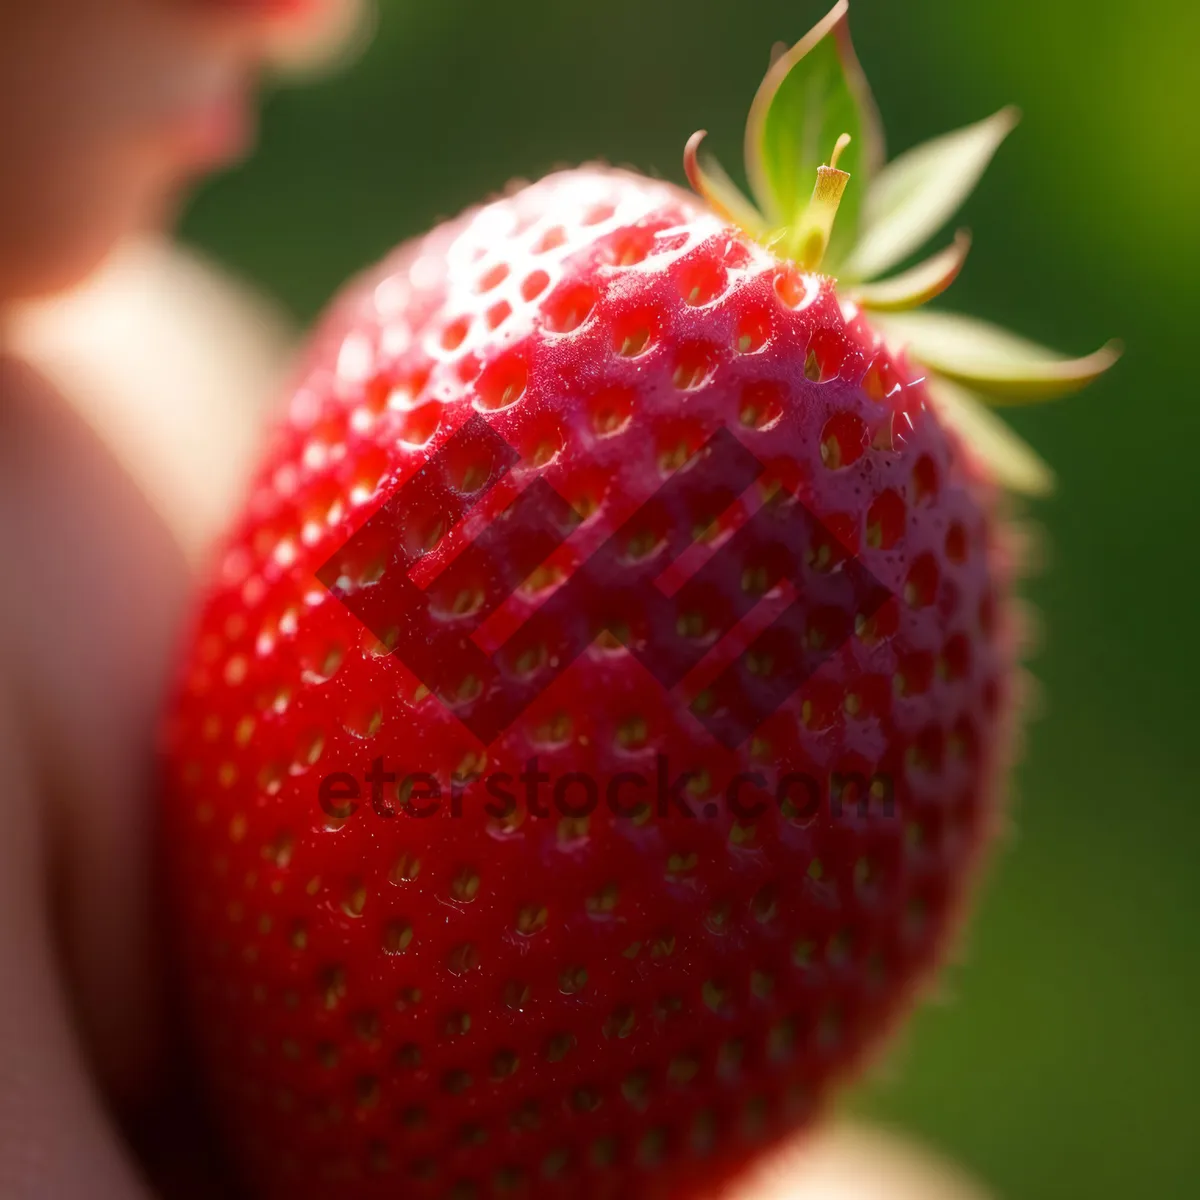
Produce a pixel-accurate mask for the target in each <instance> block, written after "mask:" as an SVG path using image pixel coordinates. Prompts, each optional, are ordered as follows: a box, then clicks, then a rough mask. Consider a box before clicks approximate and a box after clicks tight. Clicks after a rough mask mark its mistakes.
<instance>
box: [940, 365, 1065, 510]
mask: <svg viewBox="0 0 1200 1200" xmlns="http://www.w3.org/2000/svg"><path fill="white" fill-rule="evenodd" d="M925 390H926V393H927V394H928V396H929V401H930V404H931V405H932V406H933V410H934V413H935V415H936V416H937V417H938V419H939V420H940V421H941V422H942V424H943V425H945V426H946V427H947V428H948V429H950V430H951V431H952V432H953V433H954V434H955V435H956V436H957V437H958V438H959V440H960V441H961V442H962V443H963V445H964V446H965V447H966V448H967V451H968V453H970V454H972V455H973V456H974V457H976V458H977V459H979V461H980V462H981V463H982V464H983V465H984V466H985V467H986V468H987V471H988V474H989V475H990V476H991V478H992V479H994V480H995V481H996V482H997V483H998V484H999V485H1000V486H1001V487H1003V488H1007V489H1008V490H1009V491H1012V492H1019V493H1021V494H1022V495H1026V496H1047V495H1049V494H1050V493H1051V492H1052V491H1053V490H1054V472H1053V471H1051V470H1050V468H1049V467H1048V466H1047V465H1046V463H1045V462H1044V461H1043V459H1042V458H1041V457H1040V456H1039V455H1038V454H1037V452H1036V451H1035V450H1034V449H1033V448H1032V447H1031V446H1029V445H1028V444H1027V443H1026V442H1024V441H1023V440H1022V439H1021V438H1019V437H1018V436H1017V435H1016V434H1015V433H1014V432H1013V431H1012V429H1010V428H1009V426H1008V424H1007V423H1006V422H1005V421H1003V420H1002V419H1001V418H1000V417H998V416H996V414H995V413H994V412H992V411H991V409H989V408H988V407H987V405H986V403H985V402H984V401H983V399H982V398H981V397H979V396H978V395H976V394H975V393H973V392H971V391H969V390H968V389H967V388H965V387H963V386H962V385H961V384H957V383H954V382H953V381H952V380H949V379H946V378H944V377H942V376H940V375H930V376H929V377H928V378H927V379H926V380H925Z"/></svg>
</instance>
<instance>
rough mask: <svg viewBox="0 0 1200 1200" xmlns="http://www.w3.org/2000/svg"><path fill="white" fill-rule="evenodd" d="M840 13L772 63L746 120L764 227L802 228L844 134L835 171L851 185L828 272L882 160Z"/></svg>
mask: <svg viewBox="0 0 1200 1200" xmlns="http://www.w3.org/2000/svg"><path fill="white" fill-rule="evenodd" d="M848 11H849V4H848V3H847V0H838V3H837V4H836V5H835V6H834V7H833V9H831V10H830V12H829V13H828V14H827V15H826V16H825V18H824V19H823V20H822V21H820V22H819V23H818V24H817V25H816V26H814V28H813V29H812V30H810V31H809V33H808V34H807V35H806V36H805V37H804V38H802V39H801V40H800V41H799V42H797V43H796V45H795V46H793V47H792V48H791V49H790V50H789V51H787V52H786V53H785V54H782V55H780V56H779V57H778V58H776V59H775V60H774V62H773V63H772V65H771V68H770V70H768V72H767V74H766V77H765V78H764V79H763V82H762V85H761V86H760V87H759V89H758V94H757V95H756V96H755V97H754V103H753V104H752V105H751V107H750V116H749V119H748V120H747V122H746V175H747V177H748V178H749V180H750V186H751V189H752V190H753V192H754V196H755V199H756V200H757V201H758V206H759V208H760V209H761V210H762V212H763V214H764V216H765V217H766V219H767V223H768V224H769V225H772V226H787V227H792V228H794V227H796V226H798V225H800V224H801V223H802V219H803V216H804V213H805V210H806V209H807V207H808V203H809V199H810V198H811V196H812V191H813V180H814V179H815V178H816V172H817V168H818V167H820V166H821V165H822V164H823V163H825V162H827V161H828V158H829V155H830V154H831V152H832V151H833V147H834V145H835V144H836V142H837V140H838V138H839V137H840V136H841V135H842V134H844V133H846V134H849V135H850V142H849V144H848V146H847V147H846V148H845V150H844V152H843V154H842V157H841V160H840V162H839V166H840V167H841V169H842V170H844V171H846V172H848V173H849V174H850V175H851V176H853V177H854V183H853V185H852V186H851V187H850V188H848V189H847V190H846V194H845V196H844V198H843V199H842V201H841V206H840V208H839V210H838V219H837V224H836V225H835V226H834V229H833V235H832V240H831V244H830V247H829V251H828V253H827V255H826V261H827V262H828V263H829V269H831V270H832V269H834V268H835V267H836V264H837V263H838V262H839V261H840V259H841V257H843V256H844V255H845V254H846V253H847V252H848V250H849V247H851V246H852V245H853V244H854V242H855V240H856V238H857V234H858V214H859V207H860V205H861V203H862V198H863V196H864V194H865V192H866V189H867V187H868V185H869V183H870V180H871V178H872V176H873V175H874V174H875V172H876V171H877V170H878V168H879V166H880V164H881V163H882V160H883V135H882V131H881V126H880V122H879V116H878V112H877V111H876V108H875V103H874V100H873V99H872V97H871V91H870V88H869V87H868V85H867V81H866V78H865V76H864V75H863V73H862V69H861V68H860V67H859V65H858V59H857V57H856V56H855V54H854V47H853V45H852V44H851V41H850V31H849V25H848V21H847V12H848Z"/></svg>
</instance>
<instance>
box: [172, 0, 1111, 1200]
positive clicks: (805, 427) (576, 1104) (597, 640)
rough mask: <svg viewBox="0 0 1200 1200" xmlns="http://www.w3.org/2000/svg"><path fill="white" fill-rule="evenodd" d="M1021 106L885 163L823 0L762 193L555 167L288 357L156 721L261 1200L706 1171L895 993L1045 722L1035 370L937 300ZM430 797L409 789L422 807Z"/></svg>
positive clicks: (187, 901)
mask: <svg viewBox="0 0 1200 1200" xmlns="http://www.w3.org/2000/svg"><path fill="white" fill-rule="evenodd" d="M1014 123H1015V114H1014V113H1013V112H1012V111H1011V110H1004V111H1003V112H1000V113H998V114H996V115H995V116H993V117H990V118H988V119H987V120H984V121H981V122H979V123H978V124H976V125H973V126H970V127H968V128H966V129H964V130H960V131H958V132H956V133H952V134H948V135H946V136H943V137H940V138H937V139H935V140H934V141H932V142H929V143H927V144H926V145H924V146H921V147H918V148H917V149H915V150H910V151H908V152H906V153H905V154H902V155H900V156H899V157H897V158H896V159H894V160H893V161H891V162H889V163H886V164H885V163H884V156H883V150H882V139H881V134H880V128H879V120H878V117H877V115H876V112H875V109H874V106H873V103H872V100H871V97H870V93H869V91H868V89H867V86H866V83H865V80H864V79H863V76H862V74H861V71H860V69H859V66H858V63H857V62H856V60H855V57H854V53H853V50H852V47H851V44H850V38H849V32H848V26H847V4H846V3H845V0H842V2H841V3H838V4H837V5H836V6H835V7H834V8H833V10H832V11H831V12H830V13H829V14H828V16H827V17H825V19H824V20H823V21H821V22H820V23H819V24H818V25H817V26H816V27H815V28H814V29H813V30H812V31H811V32H810V33H809V34H808V35H807V36H806V37H805V38H804V39H803V40H802V41H800V42H799V43H798V44H797V45H796V46H795V47H793V48H792V49H791V50H787V51H785V52H783V53H780V54H778V55H777V56H776V57H775V58H774V60H773V62H772V65H771V67H770V70H769V71H768V74H767V76H766V79H765V80H764V82H763V84H762V86H761V88H760V90H759V92H758V95H757V96H756V98H755V100H754V103H753V105H752V107H751V110H750V117H749V122H748V125H747V133H746V174H747V177H748V179H749V183H750V187H751V190H752V192H753V197H754V198H753V201H751V200H750V199H748V198H747V197H746V196H744V195H743V194H742V193H741V192H740V191H739V190H738V189H737V187H736V186H735V185H734V184H733V183H732V182H731V180H730V178H729V177H728V176H727V175H726V174H725V173H724V172H723V171H722V170H721V169H720V167H719V166H717V165H716V164H715V163H713V162H711V161H708V160H706V159H705V158H704V157H703V156H702V155H701V153H700V150H701V143H702V139H703V134H696V135H695V136H694V137H693V138H692V139H691V140H690V141H689V142H688V145H687V149H686V154H685V166H686V171H687V176H688V178H689V180H690V181H691V183H692V186H693V188H694V189H695V192H696V193H697V194H698V197H696V196H692V195H689V194H688V193H685V192H684V191H682V190H680V189H678V188H676V187H674V186H672V185H670V184H667V183H663V182H660V181H655V180H651V179H648V178H645V177H642V176H640V175H637V174H633V173H630V172H627V171H620V170H614V169H610V168H607V167H598V166H592V167H584V168H580V169H578V170H571V171H563V172H559V173H556V174H553V175H550V176H548V177H546V178H545V179H542V180H541V181H540V182H537V183H534V184H532V185H530V186H527V187H523V188H521V189H520V190H517V191H514V192H512V193H510V194H508V195H506V196H504V197H503V198H501V199H497V200H495V201H493V202H491V203H488V204H486V205H484V206H482V207H480V208H477V209H473V210H471V211H469V212H467V213H465V214H463V215H462V216H460V217H458V218H457V219H455V220H452V221H449V222H447V223H445V224H443V225H441V226H439V227H438V228H436V229H434V230H433V231H432V232H430V233H428V234H427V235H425V236H424V237H421V238H419V239H416V240H415V241H413V242H410V243H408V244H406V245H404V246H401V247H400V248H399V249H398V250H396V251H395V252H394V253H393V254H392V255H391V256H390V257H389V258H387V259H386V260H385V261H384V262H383V263H381V264H380V265H379V266H378V267H376V268H374V269H372V270H371V271H369V272H368V273H366V274H365V275H364V276H363V277H362V278H360V279H358V280H356V281H354V282H352V283H351V285H350V286H349V287H348V288H347V290H346V291H345V292H344V293H343V294H342V295H341V296H340V297H339V298H338V299H337V300H336V301H335V303H334V305H333V306H332V308H331V310H330V312H329V314H328V315H327V317H326V318H325V319H324V321H323V323H322V325H321V327H320V328H319V330H318V332H317V334H316V336H315V337H314V338H313V341H312V344H311V347H310V349H309V350H308V352H307V354H306V356H305V358H304V360H303V363H302V365H301V368H300V370H299V372H298V375H297V379H296V382H295V386H294V388H293V390H292V392H291V395H290V397H289V399H288V402H287V404H286V405H285V407H284V409H283V411H282V412H281V414H280V416H279V418H278V420H277V422H276V424H275V426H274V428H273V431H272V436H271V439H270V441H269V444H268V446H267V448H266V451H265V454H264V456H263V459H262V462H261V464H260V467H259V469H258V471H257V474H256V476H255V479H254V482H253V486H252V489H251V494H250V497H249V500H248V503H247V505H246V507H245V509H244V511H243V513H242V515H241V517H240V518H239V520H238V521H237V522H236V524H235V525H234V527H233V528H232V530H231V531H230V533H229V535H228V538H227V540H226V542H225V544H224V547H223V550H222V552H221V555H220V557H219V563H218V565H217V569H216V570H215V572H214V577H213V579H212V582H211V584H210V586H209V588H208V590H207V592H206V594H205V596H204V597H203V602H202V605H201V608H200V612H199V614H198V617H197V620H196V626H195V629H194V631H193V633H192V635H191V639H190V642H189V645H188V647H187V650H186V653H185V655H184V657H183V662H182V664H181V668H180V672H179V682H178V688H177V693H176V696H175V698H174V700H173V703H172V706H171V709H170V712H169V714H168V716H167V720H166V722H165V731H164V747H165V749H164V760H163V787H162V825H163V833H162V854H163V860H164V866H165V870H164V875H165V877H166V879H167V881H168V887H169V893H170V895H169V902H170V912H171V922H172V933H173V946H174V948H175V951H176V955H177V968H178V973H179V979H180V982H181V987H182V992H183V994H184V996H185V998H186V1002H187V1010H188V1017H189V1022H190V1028H191V1031H192V1034H193V1036H194V1041H195V1048H196V1058H197V1062H198V1064H199V1067H200V1069H201V1072H202V1074H203V1076H204V1081H205V1085H206V1087H207V1089H208V1095H209V1099H210V1102H211V1105H212V1110H213V1112H214V1114H215V1116H216V1117H217V1119H218V1121H219V1123H220V1125H221V1127H222V1129H223V1130H224V1133H225V1136H226V1139H227V1143H228V1146H229V1148H230V1150H231V1152H232V1154H233V1155H234V1157H235V1159H236V1161H237V1163H238V1165H239V1168H240V1170H241V1171H242V1173H243V1175H244V1178H245V1180H246V1181H247V1183H248V1185H249V1186H250V1187H251V1188H252V1189H253V1194H254V1195H260V1196H263V1197H287V1198H288V1200H304V1198H306V1197H318V1196H321V1197H324V1196H328V1195H332V1194H336V1195H338V1196H340V1197H343V1198H346V1200H368V1198H374V1197H383V1196H388V1197H392V1196H396V1195H402V1196H413V1197H421V1196H429V1197H433V1196H454V1197H459V1196H462V1197H466V1196H481V1197H482V1196H493V1195H496V1196H501V1195H530V1196H555V1195H571V1196H576V1197H577V1196H580V1195H583V1196H615V1195H629V1194H633V1195H639V1196H641V1195H645V1196H657V1195H663V1196H665V1195H670V1196H675V1197H687V1196H704V1195H710V1194H714V1193H715V1192H716V1191H718V1190H719V1189H720V1187H721V1186H723V1185H724V1184H725V1183H726V1182H727V1181H729V1180H731V1179H734V1178H736V1176H737V1174H738V1172H739V1171H740V1170H742V1169H743V1168H744V1167H745V1165H746V1164H747V1163H748V1162H750V1161H751V1160H752V1159H753V1158H754V1157H755V1156H756V1154H758V1153H759V1152H760V1151H761V1149H762V1148H763V1147H764V1146H768V1145H770V1144H771V1143H773V1142H775V1141H777V1140H778V1139H780V1138H782V1137H784V1136H786V1135H789V1134H791V1133H794V1132H795V1131H796V1130H798V1129H802V1128H804V1127H807V1126H809V1125H811V1124H812V1123H813V1122H815V1121H816V1120H818V1119H819V1117H820V1115H821V1113H822V1111H823V1109H824V1107H825V1105H826V1104H827V1102H828V1100H829V1098H830V1096H831V1094H832V1093H833V1092H834V1090H835V1089H836V1087H837V1086H838V1085H840V1084H844V1083H846V1082H847V1081H848V1080H850V1079H852V1078H853V1077H854V1074H855V1072H856V1071H858V1070H859V1069H860V1068H861V1066H862V1064H863V1063H864V1062H865V1061H867V1060H868V1059H869V1058H870V1056H871V1055H872V1054H874V1053H875V1052H876V1051H877V1050H878V1049H879V1048H880V1046H881V1045H882V1044H883V1042H884V1041H885V1040H886V1037H887V1035H888V1033H889V1032H890V1031H891V1030H892V1029H893V1028H894V1027H895V1025H896V1023H897V1021H898V1020H900V1019H901V1018H902V1017H903V1016H904V1015H905V1014H906V1012H907V1011H908V1010H909V1009H910V1007H911V1006H912V1004H913V1002H914V1000H915V999H916V998H917V997H918V996H919V995H920V992H921V989H922V987H923V986H924V985H925V984H926V983H927V982H928V981H929V980H930V978H931V977H932V974H933V973H934V971H935V970H936V968H937V967H938V965H939V964H940V963H941V962H942V961H943V959H944V957H945V955H946V953H947V950H948V947H949V946H951V945H952V941H953V938H954V936H955V932H956V930H957V929H958V927H959V926H960V924H961V922H962V920H963V915H964V911H965V904H966V901H967V900H968V898H969V895H970V892H971V889H972V885H973V882H974V880H975V879H976V877H977V875H978V871H979V866H980V862H981V859H982V857H983V854H984V852H985V850H986V849H987V848H988V845H989V842H990V840H991V837H992V834H993V833H994V831H995V830H996V829H997V827H998V826H999V825H1000V823H1001V821H1002V816H1003V793H1004V788H1005V781H1006V775H1007V771H1008V767H1009V764H1010V759H1011V756H1012V747H1013V741H1014V733H1015V729H1016V726H1017V724H1018V722H1019V717H1020V707H1021V679H1022V677H1021V673H1020V666H1019V658H1020V651H1021V641H1022V629H1021V625H1020V620H1019V610H1018V608H1017V607H1016V605H1015V604H1014V591H1015V588H1016V586H1017V583H1018V581H1019V579H1018V577H1019V574H1020V566H1021V564H1020V555H1019V548H1018V539H1017V537H1016V535H1015V533H1014V531H1013V527H1012V524H1011V522H1010V512H1011V507H1012V501H1011V499H1010V496H1011V494H1012V493H1014V492H1017V493H1022V492H1023V493H1030V494H1034V495H1036V494H1041V493H1044V492H1046V491H1047V490H1048V489H1049V487H1050V485H1051V475H1050V471H1049V469H1048V467H1047V466H1046V465H1045V464H1044V463H1043V462H1042V461H1041V459H1039V458H1038V457H1037V455H1036V454H1035V453H1034V452H1033V451H1032V450H1031V449H1030V448H1029V447H1027V446H1026V445H1025V444H1024V443H1022V442H1021V441H1020V440H1018V439H1017V438H1016V436H1015V435H1014V434H1012V433H1011V432H1010V431H1009V430H1008V429H1007V427H1006V426H1005V425H1004V424H1003V422H1002V421H1001V420H1000V419H999V418H998V417H997V416H996V415H995V414H994V412H993V406H994V405H997V404H1005V403H1017V402H1026V401H1031V400H1041V399H1045V398H1048V397H1052V396H1056V395H1060V394H1064V393H1067V392H1071V391H1074V390H1076V389H1078V388H1080V387H1082V386H1084V385H1085V384H1086V383H1088V382H1089V381H1090V380H1092V379H1094V378H1095V377H1096V376H1098V375H1099V374H1101V373H1102V372H1103V371H1104V370H1106V369H1107V368H1108V367H1109V366H1110V365H1111V364H1112V362H1113V361H1114V359H1115V358H1116V354H1117V351H1116V349H1115V348H1114V347H1112V346H1108V347H1105V348H1104V349H1101V350H1099V351H1097V352H1095V353H1094V354H1092V355H1089V356H1088V357H1085V358H1080V359H1069V358H1063V357H1060V356H1058V355H1055V354H1053V353H1051V352H1049V351H1047V350H1044V349H1042V348H1041V347H1039V346H1036V345H1034V344H1032V343H1029V342H1026V341H1025V340H1023V339H1021V338H1018V337H1015V336H1014V335H1011V334H1008V333H1004V332H1001V331H999V330H996V329H994V328H992V327H991V326H988V325H986V324H984V323H982V322H979V321H975V320H971V319H968V318H965V317H961V316H957V315H950V314H947V313H942V312H939V311H937V310H933V309H926V308H924V306H925V305H926V304H927V303H928V302H930V301H932V300H934V299H936V298H937V297H938V296H940V294H941V293H942V292H943V291H945V290H946V289H947V288H948V287H949V285H950V284H951V283H952V282H953V280H954V278H955V277H956V275H957V274H958V272H959V271H960V270H961V269H962V267H963V263H964V260H965V258H966V253H967V249H968V245H969V239H968V237H967V235H966V234H965V233H961V232H960V233H958V234H957V235H955V236H954V238H953V240H952V241H951V243H950V245H949V246H948V247H946V248H944V249H941V250H938V251H937V252H935V253H934V254H933V256H932V257H930V258H928V259H927V260H925V261H924V262H922V263H920V264H919V265H917V266H912V267H905V268H902V269H900V270H899V271H898V272H897V273H895V274H891V275H888V272H889V271H892V270H894V269H895V268H897V267H898V266H900V265H901V264H903V263H904V262H906V261H907V260H908V259H909V258H910V256H911V255H913V253H914V252H916V251H918V250H919V249H920V248H921V247H922V246H923V245H924V244H925V243H926V242H927V241H928V240H929V239H930V238H931V237H932V236H933V235H934V234H936V233H937V232H938V231H939V230H940V229H941V228H942V227H943V226H944V225H945V224H946V223H947V222H948V221H949V220H950V218H951V217H952V216H953V215H954V213H955V212H956V210H957V209H958V207H959V206H960V204H961V203H962V201H963V200H964V199H965V197H966V196H967V194H968V193H969V192H970V190H971V189H972V187H973V186H974V185H975V183H976V182H977V180H978V179H979V177H980V175H981V173H982V172H983V170H984V168H985V167H986V165H987V163H988V161H989V160H990V159H991V157H992V155H993V154H994V153H995V151H996V150H997V148H998V147H999V145H1000V144H1001V142H1002V140H1003V139H1004V138H1005V136H1006V135H1007V134H1008V133H1009V132H1010V131H1011V129H1012V127H1013V125H1014ZM434 801H436V803H434Z"/></svg>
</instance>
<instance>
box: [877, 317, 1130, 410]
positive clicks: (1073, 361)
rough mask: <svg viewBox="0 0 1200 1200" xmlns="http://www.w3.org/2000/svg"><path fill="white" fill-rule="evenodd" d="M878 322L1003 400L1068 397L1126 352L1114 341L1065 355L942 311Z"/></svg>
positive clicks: (954, 375)
mask: <svg viewBox="0 0 1200 1200" xmlns="http://www.w3.org/2000/svg"><path fill="white" fill-rule="evenodd" d="M872 320H873V321H874V323H875V324H876V325H878V327H879V329H880V331H881V332H882V333H883V335H884V337H885V338H886V339H887V340H888V342H889V343H891V344H893V345H895V346H896V347H897V348H900V347H904V348H907V350H908V352H909V354H910V355H911V356H912V357H913V358H914V359H916V360H917V361H918V362H921V363H924V364H925V366H927V367H931V368H932V369H933V370H935V371H938V372H940V373H941V374H943V375H947V376H949V377H950V378H951V379H957V380H959V381H960V382H962V383H965V384H968V385H969V386H971V387H973V388H975V389H976V390H977V391H980V392H984V393H986V394H987V395H988V396H990V397H991V398H992V399H993V401H995V402H997V403H999V402H1003V401H1007V402H1009V403H1027V402H1029V401H1033V400H1049V399H1052V398H1054V397H1055V396H1065V395H1067V394H1068V393H1069V392H1077V391H1079V390H1080V389H1081V388H1083V387H1086V386H1087V385H1088V384H1089V383H1091V382H1092V380H1094V379H1096V378H1098V377H1099V376H1100V375H1102V374H1104V372H1105V371H1107V370H1108V368H1109V367H1111V366H1112V365H1113V363H1115V362H1116V361H1117V359H1118V358H1119V357H1120V355H1121V350H1120V346H1119V344H1118V343H1116V342H1109V343H1108V345H1106V346H1102V347H1101V348H1100V349H1099V350H1097V351H1096V352H1095V353H1094V354H1089V355H1087V357H1085V358H1064V357H1062V355H1059V354H1056V353H1055V352H1054V351H1053V350H1047V349H1046V348H1045V347H1044V346H1039V345H1037V343H1035V342H1030V341H1026V340H1025V338H1022V337H1018V336H1017V335H1016V334H1015V333H1009V332H1008V331H1007V330H1004V329H999V328H997V327H996V326H995V325H990V324H988V323H987V322H986V321H977V320H975V319H974V318H973V317H962V316H958V315H957V314H951V313H940V312H911V313H887V314H880V315H877V316H874V317H873V318H872Z"/></svg>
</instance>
